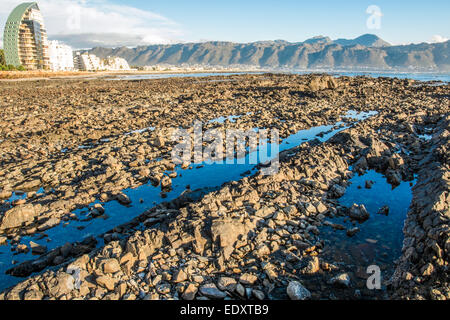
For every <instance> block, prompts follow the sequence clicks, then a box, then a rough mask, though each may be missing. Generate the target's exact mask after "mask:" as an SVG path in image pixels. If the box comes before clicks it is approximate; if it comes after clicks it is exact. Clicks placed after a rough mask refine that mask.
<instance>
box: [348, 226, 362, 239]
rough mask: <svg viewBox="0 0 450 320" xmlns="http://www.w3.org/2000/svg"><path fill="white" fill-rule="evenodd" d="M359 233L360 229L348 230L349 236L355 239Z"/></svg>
mask: <svg viewBox="0 0 450 320" xmlns="http://www.w3.org/2000/svg"><path fill="white" fill-rule="evenodd" d="M359 231H360V229H359V228H358V227H355V228H351V229H348V230H347V236H349V237H353V236H354V235H356V234H357V233H358V232H359Z"/></svg>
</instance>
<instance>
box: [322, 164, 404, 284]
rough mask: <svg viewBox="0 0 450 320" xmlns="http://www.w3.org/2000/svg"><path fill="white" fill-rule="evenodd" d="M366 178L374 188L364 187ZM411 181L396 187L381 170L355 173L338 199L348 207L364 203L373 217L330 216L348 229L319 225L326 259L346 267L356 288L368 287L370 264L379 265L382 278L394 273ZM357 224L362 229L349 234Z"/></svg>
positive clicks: (335, 222) (336, 222) (399, 251)
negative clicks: (379, 171)
mask: <svg viewBox="0 0 450 320" xmlns="http://www.w3.org/2000/svg"><path fill="white" fill-rule="evenodd" d="M366 181H372V182H373V185H372V187H371V189H367V188H366V187H365V185H366ZM411 184H412V183H411V182H402V183H401V184H400V185H399V186H398V187H396V188H393V187H392V185H390V184H389V183H388V182H387V180H386V178H385V177H384V176H383V175H382V174H380V173H377V172H375V171H373V170H372V171H368V172H367V173H366V174H364V175H362V176H354V177H353V178H352V179H351V185H349V186H348V187H347V191H346V193H345V195H344V196H343V197H342V198H341V199H339V203H340V204H341V205H343V206H345V207H351V206H352V205H353V204H358V205H361V204H363V205H364V206H365V207H366V209H367V211H368V212H369V213H370V218H369V219H368V220H367V221H365V222H364V223H361V224H360V223H357V222H351V221H350V219H349V218H343V217H339V218H334V219H327V220H328V221H330V222H332V223H333V224H339V225H342V226H344V227H345V229H344V230H335V229H334V228H333V227H330V226H324V227H321V228H320V239H322V240H324V241H325V246H324V252H323V258H324V260H325V261H327V262H329V263H338V264H339V265H340V266H341V267H343V269H344V270H345V271H347V272H348V273H349V275H350V277H351V279H352V282H353V285H354V287H353V289H356V288H357V289H361V290H362V289H366V278H367V277H368V275H367V273H366V270H367V267H368V266H370V265H377V266H379V267H380V269H381V271H382V281H386V280H388V279H389V278H390V276H391V275H392V274H393V271H394V267H395V266H394V261H395V260H396V259H398V258H399V257H400V256H401V252H402V246H403V226H404V221H405V219H406V216H407V212H408V209H409V206H410V203H411V200H412V191H411V189H412V186H411ZM387 208H389V210H386V209H387ZM383 209H384V210H383ZM380 211H384V214H383V213H381V212H380ZM387 211H389V212H388V213H387ZM386 213H387V215H386ZM355 227H358V228H359V229H360V231H359V232H357V233H356V234H355V235H354V236H353V237H349V236H348V235H347V230H349V229H352V228H355Z"/></svg>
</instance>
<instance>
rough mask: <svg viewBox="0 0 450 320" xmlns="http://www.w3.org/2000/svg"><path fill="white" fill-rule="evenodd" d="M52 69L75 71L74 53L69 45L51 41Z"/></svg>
mask: <svg viewBox="0 0 450 320" xmlns="http://www.w3.org/2000/svg"><path fill="white" fill-rule="evenodd" d="M48 51H49V56H50V69H51V70H53V71H73V70H74V64H73V52H72V48H71V47H69V46H68V45H65V44H62V43H60V42H58V41H49V46H48Z"/></svg>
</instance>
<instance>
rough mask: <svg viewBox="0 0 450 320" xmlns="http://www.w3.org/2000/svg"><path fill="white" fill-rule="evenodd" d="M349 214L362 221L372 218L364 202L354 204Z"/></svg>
mask: <svg viewBox="0 0 450 320" xmlns="http://www.w3.org/2000/svg"><path fill="white" fill-rule="evenodd" d="M348 216H349V217H350V218H352V219H355V220H357V221H361V222H364V221H366V220H367V219H369V218H370V214H369V212H368V211H367V209H366V207H365V206H364V205H363V204H361V205H357V204H353V206H352V207H351V208H350V209H349V210H348Z"/></svg>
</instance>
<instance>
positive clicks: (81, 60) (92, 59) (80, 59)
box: [74, 52, 131, 71]
mask: <svg viewBox="0 0 450 320" xmlns="http://www.w3.org/2000/svg"><path fill="white" fill-rule="evenodd" d="M74 63H75V68H76V69H78V70H82V71H121V70H131V69H130V66H129V65H128V62H127V61H126V60H125V59H123V58H119V57H108V58H106V59H100V58H99V57H97V56H96V55H94V54H89V53H83V54H81V53H79V52H77V53H76V55H75V58H74Z"/></svg>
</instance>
